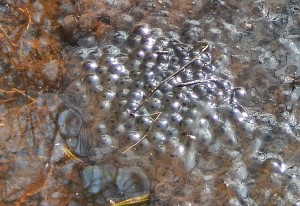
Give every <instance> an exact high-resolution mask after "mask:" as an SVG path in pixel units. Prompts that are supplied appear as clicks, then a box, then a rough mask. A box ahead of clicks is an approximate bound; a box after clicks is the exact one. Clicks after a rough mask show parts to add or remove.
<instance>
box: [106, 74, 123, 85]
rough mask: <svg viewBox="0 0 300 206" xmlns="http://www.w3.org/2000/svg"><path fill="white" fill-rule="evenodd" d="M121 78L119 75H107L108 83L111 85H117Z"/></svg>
mask: <svg viewBox="0 0 300 206" xmlns="http://www.w3.org/2000/svg"><path fill="white" fill-rule="evenodd" d="M119 79H120V77H119V75H117V74H109V75H107V82H108V83H109V84H112V85H115V84H116V83H117V82H118V81H119Z"/></svg>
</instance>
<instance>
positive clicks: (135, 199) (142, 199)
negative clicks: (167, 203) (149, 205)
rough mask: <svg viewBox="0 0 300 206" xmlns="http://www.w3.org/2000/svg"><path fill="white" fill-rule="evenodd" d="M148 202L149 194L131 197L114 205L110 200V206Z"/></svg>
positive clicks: (125, 205)
mask: <svg viewBox="0 0 300 206" xmlns="http://www.w3.org/2000/svg"><path fill="white" fill-rule="evenodd" d="M148 200H149V194H145V195H141V196H138V197H133V198H130V199H127V200H124V201H122V202H118V203H115V202H114V201H112V200H110V203H111V206H127V205H132V204H137V203H144V202H147V201H148Z"/></svg>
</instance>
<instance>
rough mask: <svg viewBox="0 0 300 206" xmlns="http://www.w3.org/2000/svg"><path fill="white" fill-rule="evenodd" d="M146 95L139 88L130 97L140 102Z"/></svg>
mask: <svg viewBox="0 0 300 206" xmlns="http://www.w3.org/2000/svg"><path fill="white" fill-rule="evenodd" d="M144 96H145V94H144V92H142V91H141V90H137V91H134V92H132V93H131V94H130V97H129V98H130V100H131V101H135V102H140V101H142V100H143V99H144Z"/></svg>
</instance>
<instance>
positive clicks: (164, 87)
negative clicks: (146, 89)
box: [159, 83, 173, 94]
mask: <svg viewBox="0 0 300 206" xmlns="http://www.w3.org/2000/svg"><path fill="white" fill-rule="evenodd" d="M159 90H160V91H161V92H162V93H164V94H165V93H168V92H171V91H172V90H173V86H172V85H171V84H169V83H164V84H162V85H161V86H160V88H159Z"/></svg>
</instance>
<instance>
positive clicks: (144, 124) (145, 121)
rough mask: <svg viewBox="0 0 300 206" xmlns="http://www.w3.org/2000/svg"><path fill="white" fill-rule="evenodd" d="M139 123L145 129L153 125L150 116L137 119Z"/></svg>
mask: <svg viewBox="0 0 300 206" xmlns="http://www.w3.org/2000/svg"><path fill="white" fill-rule="evenodd" d="M137 123H138V124H139V126H142V127H143V128H144V127H145V128H149V127H150V126H151V124H152V119H151V118H150V117H148V116H140V117H138V118H137Z"/></svg>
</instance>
